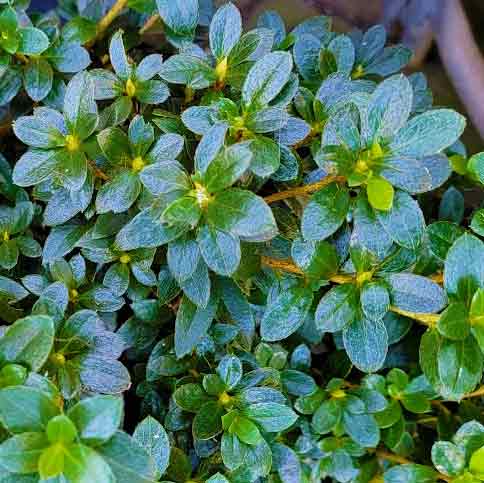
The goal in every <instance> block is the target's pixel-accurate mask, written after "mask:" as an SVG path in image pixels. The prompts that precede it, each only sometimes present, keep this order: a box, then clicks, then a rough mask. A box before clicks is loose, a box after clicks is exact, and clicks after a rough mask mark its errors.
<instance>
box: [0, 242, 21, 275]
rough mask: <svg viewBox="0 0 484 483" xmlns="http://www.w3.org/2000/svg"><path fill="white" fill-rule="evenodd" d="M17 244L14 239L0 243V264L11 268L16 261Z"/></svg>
mask: <svg viewBox="0 0 484 483" xmlns="http://www.w3.org/2000/svg"><path fill="white" fill-rule="evenodd" d="M18 255H19V253H18V246H17V241H16V240H7V241H4V242H1V243H0V266H1V267H2V268H4V269H5V270H11V269H12V268H13V267H15V265H17V261H18Z"/></svg>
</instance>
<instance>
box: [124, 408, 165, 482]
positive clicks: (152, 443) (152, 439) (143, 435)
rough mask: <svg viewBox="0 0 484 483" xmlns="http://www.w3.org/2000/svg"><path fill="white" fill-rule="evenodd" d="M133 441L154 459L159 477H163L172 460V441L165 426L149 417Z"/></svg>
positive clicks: (140, 424)
mask: <svg viewBox="0 0 484 483" xmlns="http://www.w3.org/2000/svg"><path fill="white" fill-rule="evenodd" d="M133 439H134V440H135V441H136V442H137V443H138V444H139V445H140V446H141V447H143V448H144V449H145V450H146V451H147V452H148V454H149V455H150V456H151V457H152V458H153V461H154V462H155V465H156V469H157V471H158V474H159V475H163V473H164V472H165V471H166V469H167V467H168V463H169V460H170V440H169V438H168V434H167V433H166V431H165V429H164V428H163V426H162V425H161V424H160V423H159V422H158V421H157V420H156V419H155V418H153V417H151V416H147V417H146V418H145V419H143V421H141V422H140V423H139V424H138V425H137V426H136V429H135V430H134V433H133Z"/></svg>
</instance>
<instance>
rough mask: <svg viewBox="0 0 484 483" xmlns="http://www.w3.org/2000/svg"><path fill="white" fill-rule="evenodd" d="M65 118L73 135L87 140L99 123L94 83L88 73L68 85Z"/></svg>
mask: <svg viewBox="0 0 484 483" xmlns="http://www.w3.org/2000/svg"><path fill="white" fill-rule="evenodd" d="M64 116H65V119H66V123H67V125H68V127H69V130H70V132H71V134H73V135H76V136H78V137H79V139H80V140H84V139H86V138H87V137H88V136H89V135H90V134H92V133H93V132H94V129H95V128H96V125H97V123H98V116H97V105H96V102H95V100H94V82H93V80H92V79H91V77H90V76H89V74H88V73H87V72H79V73H78V74H76V75H75V76H74V77H73V78H72V79H71V80H70V81H69V84H67V89H66V93H65V97H64Z"/></svg>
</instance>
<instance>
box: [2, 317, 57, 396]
mask: <svg viewBox="0 0 484 483" xmlns="http://www.w3.org/2000/svg"><path fill="white" fill-rule="evenodd" d="M2 329H4V330H2V336H1V337H0V387H2V388H3V387H8V386H18V385H22V384H26V383H27V379H28V377H29V374H32V373H36V372H39V371H40V370H41V369H42V367H43V366H44V364H45V362H46V361H47V358H48V356H49V353H50V351H51V349H52V346H53V344H54V335H55V328H54V322H53V320H52V319H51V318H50V317H47V316H45V315H30V316H28V317H24V318H22V319H17V320H16V321H15V322H14V323H13V324H12V325H9V326H7V327H2Z"/></svg>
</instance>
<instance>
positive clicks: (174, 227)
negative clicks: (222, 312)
mask: <svg viewBox="0 0 484 483" xmlns="http://www.w3.org/2000/svg"><path fill="white" fill-rule="evenodd" d="M197 153H198V155H197V154H196V159H195V163H196V165H197V168H196V172H195V174H194V175H192V176H191V177H190V176H189V175H188V173H187V172H186V171H185V170H184V168H183V166H182V165H181V164H180V163H178V162H177V161H169V162H168V161H166V162H161V163H156V164H152V165H150V166H147V167H146V168H145V169H144V170H143V172H142V173H141V175H140V178H141V182H142V183H143V184H144V186H145V187H146V188H147V189H148V190H149V191H150V192H151V194H152V195H153V196H157V197H160V198H161V200H162V201H163V202H164V203H163V204H164V205H165V206H166V207H165V208H164V209H163V208H162V209H159V208H156V211H155V212H156V213H158V215H157V216H158V220H159V221H158V222H156V219H154V216H153V215H151V213H153V209H148V210H146V211H144V212H142V213H140V214H139V215H137V217H135V218H133V220H132V221H131V222H130V223H129V224H128V225H127V226H125V227H124V228H123V229H122V230H121V232H120V233H118V236H117V237H116V245H117V246H118V247H119V248H120V249H123V250H126V249H130V248H137V245H138V243H136V242H137V239H138V237H139V233H138V232H135V227H138V226H139V227H140V229H141V230H144V232H145V233H146V231H147V230H148V229H149V230H150V231H151V232H152V233H153V235H152V237H153V240H151V239H150V238H151V237H150V238H148V237H147V239H146V240H142V241H141V245H142V246H153V245H155V246H159V245H162V244H165V243H168V252H167V260H168V266H169V268H170V271H171V272H172V274H173V276H174V278H175V279H176V280H177V282H178V284H179V285H180V286H181V288H182V289H183V290H184V292H185V294H186V295H187V296H188V297H189V298H190V299H191V300H192V301H193V303H195V304H196V305H199V306H201V307H206V306H207V303H208V301H209V299H210V285H211V284H210V278H209V273H208V268H210V269H211V270H213V271H214V272H215V273H217V274H219V275H222V276H230V275H232V274H233V273H234V272H235V271H236V270H237V267H238V266H239V262H240V258H241V248H240V242H241V241H244V242H260V241H266V240H269V239H271V238H272V237H274V236H275V234H276V233H277V226H276V223H275V220H274V216H273V214H272V212H271V210H270V208H269V207H268V206H267V204H266V203H265V202H264V201H263V199H262V198H260V197H259V196H257V195H255V194H254V193H252V192H251V191H248V190H244V189H241V188H234V187H231V186H232V185H233V184H235V183H236V182H237V180H239V179H240V178H241V176H242V175H243V174H244V173H245V172H246V171H247V169H248V168H249V166H250V162H251V159H252V153H251V151H250V150H249V148H248V145H247V143H237V144H233V145H231V146H228V147H221V148H218V149H217V150H216V151H214V152H213V151H209V150H206V149H199V150H197ZM150 218H151V222H150ZM146 223H148V225H146ZM154 223H158V225H156V224H154ZM142 225H144V226H142ZM158 227H159V228H158ZM163 227H165V228H163ZM160 229H163V230H164V231H161V232H160ZM151 243H153V245H152V244H151Z"/></svg>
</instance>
